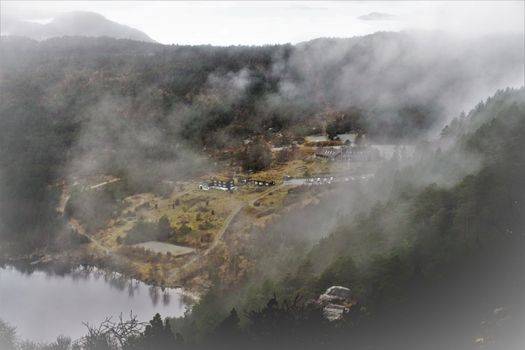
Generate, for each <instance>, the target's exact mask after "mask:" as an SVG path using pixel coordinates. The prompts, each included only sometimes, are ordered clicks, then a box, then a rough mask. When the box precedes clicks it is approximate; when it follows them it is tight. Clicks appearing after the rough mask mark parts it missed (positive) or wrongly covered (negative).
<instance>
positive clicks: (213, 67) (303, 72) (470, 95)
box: [0, 33, 523, 246]
mask: <svg viewBox="0 0 525 350" xmlns="http://www.w3.org/2000/svg"><path fill="white" fill-rule="evenodd" d="M495 39H496V38H495ZM497 39H498V40H493V41H491V42H490V43H489V42H487V41H482V40H471V41H467V42H459V41H455V40H453V39H451V38H447V37H446V36H443V37H441V36H438V37H435V36H433V35H429V36H425V35H414V34H413V33H397V34H396V33H378V34H374V35H369V36H366V37H357V38H352V39H318V40H314V41H310V42H305V43H301V44H298V45H295V46H292V45H277V46H264V47H242V46H236V47H211V46H165V45H160V44H153V43H143V42H137V41H130V40H117V39H109V38H78V37H64V38H56V39H50V40H46V41H43V42H36V41H32V40H29V39H24V38H17V37H2V38H1V48H2V50H1V51H2V60H1V66H0V68H1V79H0V87H1V90H2V95H1V104H0V106H1V107H0V108H1V109H0V116H1V118H0V123H1V125H0V130H1V131H0V132H1V138H0V142H1V145H0V146H1V147H0V152H1V153H0V162H1V164H2V173H1V180H2V186H1V188H0V194H1V204H0V206H1V209H2V210H1V211H0V212H1V215H2V218H1V220H0V222H1V224H2V225H3V229H2V235H3V236H5V237H17V240H18V239H22V237H28V239H27V242H26V243H27V244H26V245H29V246H33V245H37V244H42V243H44V242H47V243H49V242H48V240H47V239H34V237H35V236H36V237H40V238H41V236H42V235H43V236H44V237H51V236H52V234H53V231H55V228H56V227H57V225H59V223H58V222H57V221H56V220H55V219H56V218H54V208H55V207H56V200H57V199H56V198H57V194H56V193H54V192H53V188H54V187H53V186H52V185H53V184H54V183H56V182H57V181H60V180H61V179H63V178H64V177H65V176H67V175H72V174H89V173H97V172H103V173H109V174H113V175H118V176H120V177H124V178H126V180H129V181H128V182H129V185H130V186H132V187H133V186H135V188H143V189H147V188H152V187H153V186H154V184H156V183H158V182H159V181H160V180H161V179H174V178H180V177H183V176H188V175H189V174H193V173H195V172H196V171H199V169H202V165H203V162H202V161H199V157H200V156H208V155H210V154H211V155H213V154H215V153H217V152H218V151H219V150H223V149H229V148H232V147H238V146H239V145H242V142H243V140H245V139H247V138H251V137H254V136H256V135H263V136H264V138H265V139H266V140H269V141H271V142H273V144H275V145H283V144H284V145H286V144H290V143H291V142H292V141H294V140H299V141H300V140H301V138H302V137H304V136H306V135H309V134H315V133H318V132H320V131H323V130H325V129H326V130H327V132H329V133H342V132H348V131H360V132H366V133H367V134H368V135H369V136H371V137H375V138H376V139H384V140H401V139H407V138H409V139H414V138H417V137H419V135H423V134H425V133H427V132H432V130H435V128H436V127H440V125H441V124H442V122H443V121H444V120H446V119H447V118H449V117H450V113H454V114H457V113H459V111H460V110H461V109H462V108H464V107H466V106H465V105H464V103H465V101H470V100H472V99H475V98H479V97H478V96H479V94H484V93H487V94H488V93H490V92H492V91H494V89H496V88H497V87H500V86H507V85H512V84H515V83H516V79H517V76H516V72H520V71H521V72H522V71H523V66H522V64H521V63H522V62H523V51H522V50H521V49H520V45H521V42H522V39H523V38H522V37H519V36H510V37H506V36H505V37H502V38H497ZM450 43H451V44H452V45H448V44H450ZM487 46H489V47H490V50H487V49H486V48H487ZM445 47H447V48H448V47H452V49H447V50H445V49H444V48H445ZM434 50H440V55H434V54H433V53H434V52H435V51H434ZM465 51H470V52H473V53H475V54H473V55H466V54H465ZM436 57H439V58H436ZM465 57H468V59H465ZM502 57H503V58H504V59H505V61H506V62H505V63H504V64H503V63H501V62H499V61H498V62H499V63H498V64H497V65H494V64H492V62H495V60H500V59H501V58H502ZM398 71H403V74H402V75H399V74H397V73H396V72H398ZM481 71H483V74H480V72H481ZM518 76H519V75H518ZM460 101H461V103H460ZM28 217H32V218H33V219H32V220H27V218H28ZM49 225H50V226H49ZM35 230H36V231H35Z"/></svg>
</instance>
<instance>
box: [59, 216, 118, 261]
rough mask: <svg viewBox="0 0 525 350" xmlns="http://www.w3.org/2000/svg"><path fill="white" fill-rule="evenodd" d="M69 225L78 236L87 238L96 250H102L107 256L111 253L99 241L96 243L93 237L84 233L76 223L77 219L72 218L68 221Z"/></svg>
mask: <svg viewBox="0 0 525 350" xmlns="http://www.w3.org/2000/svg"><path fill="white" fill-rule="evenodd" d="M69 225H70V226H71V228H72V229H74V230H76V231H77V232H78V234H79V235H82V236H84V237H87V239H89V241H90V242H91V243H93V244H94V245H95V246H96V247H97V248H99V249H100V250H102V251H103V252H105V253H106V254H108V255H110V254H111V251H110V250H109V249H108V248H106V247H105V246H103V245H102V244H101V243H100V242H99V241H97V240H96V239H94V238H93V237H91V236H90V235H88V234H87V233H86V231H85V230H84V227H82V225H81V224H80V223H79V222H78V220H77V219H74V218H72V219H69Z"/></svg>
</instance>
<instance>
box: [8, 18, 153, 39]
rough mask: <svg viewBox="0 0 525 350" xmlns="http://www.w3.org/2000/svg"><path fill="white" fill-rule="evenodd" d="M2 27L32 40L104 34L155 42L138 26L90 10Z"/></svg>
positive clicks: (12, 33) (11, 23)
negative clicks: (50, 19)
mask: <svg viewBox="0 0 525 350" xmlns="http://www.w3.org/2000/svg"><path fill="white" fill-rule="evenodd" d="M3 27H4V28H2V32H5V33H7V34H9V35H16V36H24V37H28V38H31V39H35V40H46V39H49V38H54V37H62V36H87V37H100V36H107V37H111V38H116V39H131V40H138V41H145V42H154V40H153V39H151V38H150V37H149V36H148V35H146V34H145V33H143V32H141V31H140V30H137V29H135V28H131V27H128V26H125V25H122V24H119V23H116V22H113V21H110V20H108V19H107V18H105V17H104V16H102V15H99V14H97V13H93V12H68V13H65V14H62V15H60V16H58V17H56V18H54V19H53V20H52V21H51V22H50V23H47V24H39V23H33V22H27V21H12V22H10V23H8V24H7V25H5V26H3Z"/></svg>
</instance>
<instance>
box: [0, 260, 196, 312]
mask: <svg viewBox="0 0 525 350" xmlns="http://www.w3.org/2000/svg"><path fill="white" fill-rule="evenodd" d="M2 266H13V267H15V268H17V269H19V270H21V271H36V270H45V271H52V272H55V273H57V274H68V273H70V272H71V271H73V270H74V269H76V268H78V267H92V268H96V269H99V270H101V271H103V272H105V273H118V274H120V275H122V276H123V277H125V278H128V279H130V280H136V281H140V282H142V283H144V284H146V285H148V286H150V287H158V288H168V289H178V290H179V291H180V294H181V295H182V296H183V297H184V298H185V300H184V302H185V304H186V305H188V306H191V305H193V304H195V303H197V302H198V301H199V300H200V298H201V296H202V292H200V291H199V290H196V289H192V288H188V287H187V286H185V285H182V284H180V283H169V282H166V281H164V283H161V282H160V281H157V280H155V279H150V278H146V279H145V278H142V276H141V275H140V274H139V273H135V272H130V271H125V270H124V269H122V268H121V267H120V266H119V264H118V263H114V262H113V261H112V260H111V259H110V258H109V257H104V256H100V255H96V254H89V253H86V252H83V251H72V252H65V253H50V252H45V251H35V252H32V253H26V254H22V255H13V254H8V253H5V252H2V253H1V254H0V267H2Z"/></svg>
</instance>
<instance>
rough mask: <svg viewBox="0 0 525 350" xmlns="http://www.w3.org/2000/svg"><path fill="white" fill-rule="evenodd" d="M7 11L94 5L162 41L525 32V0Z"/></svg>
mask: <svg viewBox="0 0 525 350" xmlns="http://www.w3.org/2000/svg"><path fill="white" fill-rule="evenodd" d="M0 4H1V10H2V17H4V18H5V16H9V17H11V18H18V19H25V20H32V21H39V22H45V21H48V20H50V18H52V17H53V16H55V15H57V14H59V13H61V12H68V11H93V12H97V13H100V14H102V15H104V16H105V17H107V18H108V19H110V20H113V21H116V22H119V23H121V24H126V25H129V26H131V27H134V28H137V29H140V30H142V31H144V32H145V33H146V34H148V35H149V36H150V37H152V38H153V39H154V40H156V41H158V42H161V43H164V44H172V43H176V44H213V45H236V44H247V45H260V44H274V43H287V42H290V43H296V42H300V41H305V40H310V39H313V38H318V37H350V36H355V35H364V34H369V33H373V32H376V31H379V30H403V29H427V30H436V29H437V30H443V31H449V32H453V33H455V34H460V35H474V34H476V35H478V34H490V33H499V32H518V33H523V32H524V22H525V7H524V4H525V2H524V1H523V0H522V1H493V2H492V1H463V2H462V1H444V2H441V1H428V2H425V1H405V2H395V1H377V2H372V1H348V2H331V1H319V2H314V1H310V2H301V1H294V2H277V1H272V2H270V1H269V2H253V1H252V2H240V1H234V2H218V1H211V2H169V1H158V2H157V1H156V2H153V1H149V2H145V1H144V2H142V1H129V2H128V1H16V2H15V1H2V2H1V3H0Z"/></svg>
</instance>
